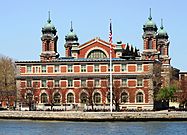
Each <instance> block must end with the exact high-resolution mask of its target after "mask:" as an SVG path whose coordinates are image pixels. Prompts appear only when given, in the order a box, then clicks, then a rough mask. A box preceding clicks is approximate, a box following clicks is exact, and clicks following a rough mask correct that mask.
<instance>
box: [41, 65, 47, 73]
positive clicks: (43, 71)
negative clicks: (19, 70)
mask: <svg viewBox="0 0 187 135" xmlns="http://www.w3.org/2000/svg"><path fill="white" fill-rule="evenodd" d="M42 73H46V65H43V66H42Z"/></svg>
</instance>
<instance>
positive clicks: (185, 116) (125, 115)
mask: <svg viewBox="0 0 187 135" xmlns="http://www.w3.org/2000/svg"><path fill="white" fill-rule="evenodd" d="M0 119H30V120H62V121H65V120H70V121H76V120H77V121H165V120H167V121H168V120H173V121H174V120H180V121H186V120H187V113H186V112H112V113H111V112H50V111H0Z"/></svg>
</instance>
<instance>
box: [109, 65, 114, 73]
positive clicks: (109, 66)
mask: <svg viewBox="0 0 187 135" xmlns="http://www.w3.org/2000/svg"><path fill="white" fill-rule="evenodd" d="M111 68H112V69H111V71H112V72H113V64H112V66H111ZM108 72H110V64H108Z"/></svg>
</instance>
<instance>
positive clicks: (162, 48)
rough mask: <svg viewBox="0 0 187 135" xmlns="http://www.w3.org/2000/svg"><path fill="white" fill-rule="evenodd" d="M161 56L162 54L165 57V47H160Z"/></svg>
mask: <svg viewBox="0 0 187 135" xmlns="http://www.w3.org/2000/svg"><path fill="white" fill-rule="evenodd" d="M160 54H161V55H164V47H163V46H162V47H160Z"/></svg>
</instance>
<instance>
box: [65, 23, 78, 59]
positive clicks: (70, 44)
mask: <svg viewBox="0 0 187 135" xmlns="http://www.w3.org/2000/svg"><path fill="white" fill-rule="evenodd" d="M65 40H66V43H65V45H64V47H65V49H66V57H76V58H77V57H78V51H79V49H78V46H79V43H78V37H77V35H76V34H75V33H74V32H73V26H72V22H71V28H70V32H69V33H68V34H67V35H66V36H65Z"/></svg>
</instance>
